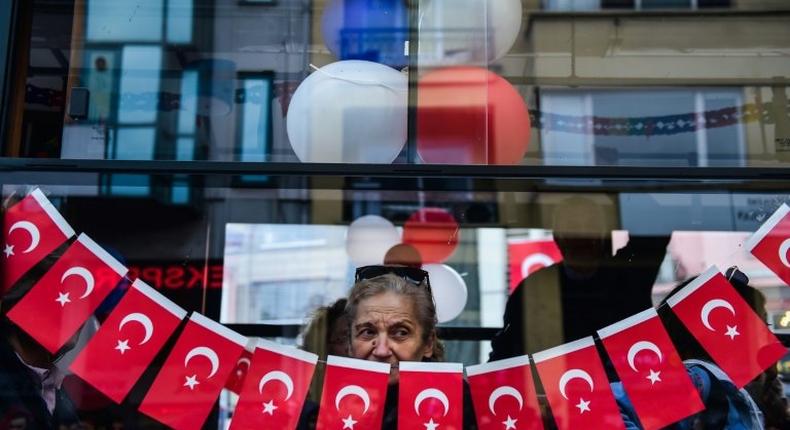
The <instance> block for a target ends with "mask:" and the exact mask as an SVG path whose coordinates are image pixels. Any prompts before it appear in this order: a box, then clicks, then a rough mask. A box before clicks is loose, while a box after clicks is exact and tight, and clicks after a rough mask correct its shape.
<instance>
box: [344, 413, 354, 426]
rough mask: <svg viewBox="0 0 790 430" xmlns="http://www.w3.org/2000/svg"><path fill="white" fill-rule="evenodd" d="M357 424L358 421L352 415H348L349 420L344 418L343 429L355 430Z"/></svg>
mask: <svg viewBox="0 0 790 430" xmlns="http://www.w3.org/2000/svg"><path fill="white" fill-rule="evenodd" d="M356 423H357V421H356V420H355V419H354V417H352V416H351V414H348V418H343V428H344V429H351V430H354V424H356Z"/></svg>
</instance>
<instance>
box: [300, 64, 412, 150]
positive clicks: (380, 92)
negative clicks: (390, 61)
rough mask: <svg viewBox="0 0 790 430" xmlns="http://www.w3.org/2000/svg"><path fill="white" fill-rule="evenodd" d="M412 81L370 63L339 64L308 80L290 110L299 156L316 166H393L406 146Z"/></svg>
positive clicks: (314, 74) (322, 69) (304, 82)
mask: <svg viewBox="0 0 790 430" xmlns="http://www.w3.org/2000/svg"><path fill="white" fill-rule="evenodd" d="M407 104H408V79H407V77H406V75H405V74H403V73H400V72H398V71H397V70H395V69H393V68H391V67H387V66H384V65H382V64H378V63H373V62H370V61H357V60H349V61H338V62H336V63H332V64H328V65H326V66H324V67H322V68H320V69H318V70H316V71H314V72H313V73H312V74H311V75H310V76H308V77H307V79H305V80H304V81H303V82H302V83H301V84H300V85H299V88H297V89H296V92H295V93H294V95H293V97H292V98H291V104H290V105H289V107H288V118H287V127H286V128H287V130H288V138H289V140H290V142H291V147H293V150H294V152H295V153H296V156H297V157H299V160H301V161H303V162H316V163H385V164H386V163H392V162H393V161H394V160H395V158H396V157H397V156H398V154H400V152H401V150H402V149H403V146H404V145H405V143H406V128H407V127H406V116H407V115H406V113H407Z"/></svg>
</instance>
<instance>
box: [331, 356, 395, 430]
mask: <svg viewBox="0 0 790 430" xmlns="http://www.w3.org/2000/svg"><path fill="white" fill-rule="evenodd" d="M389 375H390V365H389V363H379V362H375V361H367V360H357V359H355V358H345V357H338V356H334V355H330V356H329V357H327V360H326V371H325V375H324V389H323V391H322V392H321V405H320V407H319V410H318V425H317V426H316V429H317V430H340V429H348V430H364V429H378V428H381V423H382V419H383V418H384V401H385V400H386V397H387V383H388V381H389Z"/></svg>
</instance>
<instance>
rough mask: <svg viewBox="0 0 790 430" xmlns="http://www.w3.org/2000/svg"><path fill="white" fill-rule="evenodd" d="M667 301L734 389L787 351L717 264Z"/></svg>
mask: <svg viewBox="0 0 790 430" xmlns="http://www.w3.org/2000/svg"><path fill="white" fill-rule="evenodd" d="M667 304H669V306H671V307H672V311H673V312H674V313H675V315H677V316H678V318H680V320H681V321H682V322H683V324H684V325H685V326H686V328H687V329H688V330H689V332H691V334H692V335H694V337H695V338H696V339H697V341H698V342H699V343H700V345H702V347H703V348H705V351H707V352H708V354H709V355H710V356H711V358H712V359H713V360H714V361H715V362H716V364H717V365H719V367H721V369H722V370H724V372H725V373H727V375H729V377H730V378H732V381H733V383H734V384H735V385H736V386H737V387H738V388H741V387H743V386H744V385H746V384H747V383H749V382H750V381H751V380H752V379H754V378H755V377H757V375H759V374H760V373H762V372H763V371H764V370H765V369H766V368H768V367H769V366H773V365H774V364H775V363H776V362H777V360H779V359H780V358H782V356H783V355H785V353H786V352H787V349H786V348H785V347H784V346H782V344H781V343H780V342H779V340H778V339H777V338H776V336H774V334H773V333H771V331H770V330H769V329H768V327H767V326H766V325H765V321H763V320H762V319H761V318H760V317H759V316H758V315H757V314H756V313H755V311H754V310H753V309H752V308H750V307H749V304H748V303H747V302H746V301H745V300H744V299H743V298H742V297H741V296H740V295H739V294H738V292H737V291H736V290H735V288H734V287H733V286H732V285H731V284H730V283H729V281H727V278H725V277H724V275H723V274H722V273H721V272H720V271H719V269H718V268H717V267H716V266H713V267H711V268H710V269H708V270H707V271H705V273H703V274H701V275H699V276H698V277H697V279H695V280H694V281H692V282H691V283H689V284H688V285H686V286H685V287H684V288H683V289H682V290H680V291H678V292H677V293H676V294H675V295H674V296H672V297H670V298H669V299H667Z"/></svg>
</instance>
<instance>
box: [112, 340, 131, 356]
mask: <svg viewBox="0 0 790 430" xmlns="http://www.w3.org/2000/svg"><path fill="white" fill-rule="evenodd" d="M115 349H117V350H118V351H121V355H123V353H124V352H126V350H127V349H132V347H130V346H129V339H126V340H120V339H118V345H116V346H115Z"/></svg>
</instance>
